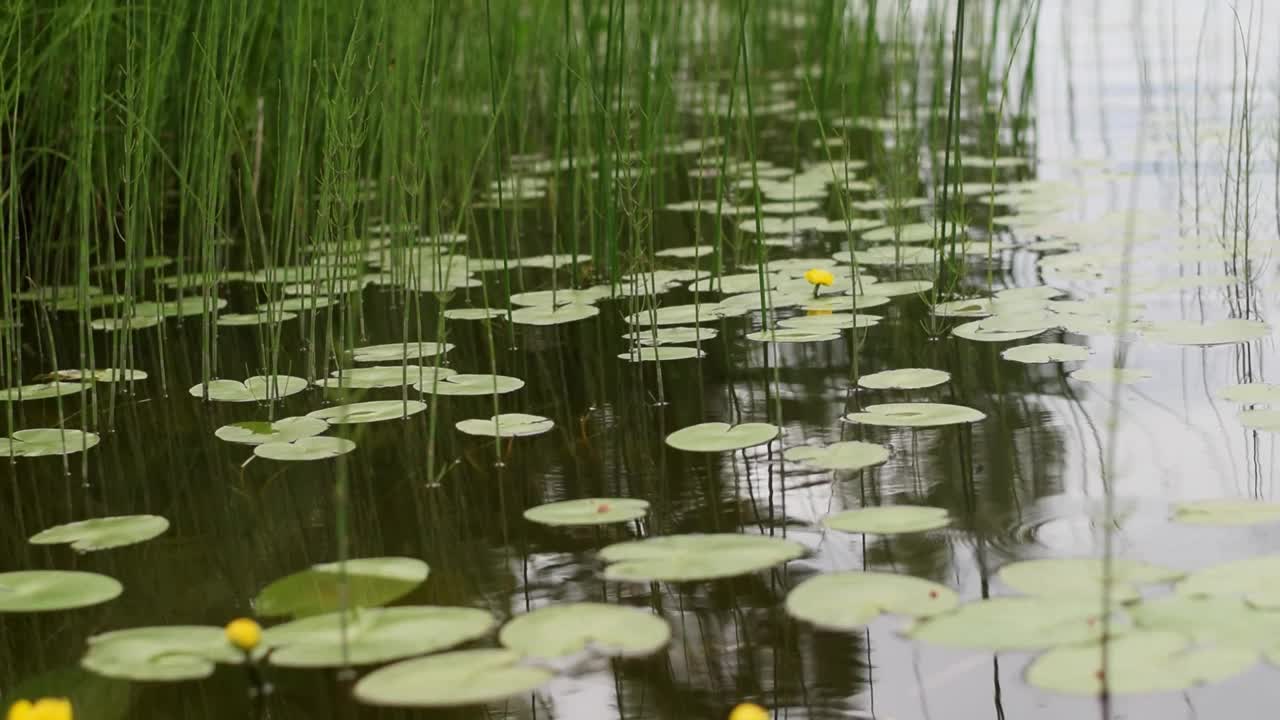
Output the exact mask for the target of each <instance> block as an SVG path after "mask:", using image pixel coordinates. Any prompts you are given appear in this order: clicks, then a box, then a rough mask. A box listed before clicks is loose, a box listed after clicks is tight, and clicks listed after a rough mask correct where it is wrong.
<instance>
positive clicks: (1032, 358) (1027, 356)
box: [1000, 343, 1089, 364]
mask: <svg viewBox="0 0 1280 720" xmlns="http://www.w3.org/2000/svg"><path fill="white" fill-rule="evenodd" d="M1000 357H1002V358H1004V359H1005V360H1012V361H1013V362H1020V363H1027V364H1035V363H1051V362H1079V361H1081V360H1088V359H1089V348H1088V347H1085V346H1084V345H1068V344H1066V343H1030V344H1027V345H1019V346H1017V347H1011V348H1009V349H1008V350H1005V351H1003V352H1001V353H1000Z"/></svg>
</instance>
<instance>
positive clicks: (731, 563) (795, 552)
mask: <svg viewBox="0 0 1280 720" xmlns="http://www.w3.org/2000/svg"><path fill="white" fill-rule="evenodd" d="M803 554H804V546H803V545H801V544H799V543H797V542H794V541H791V540H784V539H782V538H775V537H767V536H763V535H739V534H734V533H719V534H707V535H702V534H691V535H667V536H663V537H654V538H649V539H646V540H633V541H629V542H622V543H617V544H615V545H610V546H608V547H606V548H605V549H603V550H601V551H600V559H601V560H603V561H605V562H606V563H610V565H609V567H608V568H606V569H605V571H604V577H605V579H606V580H617V581H620V582H638V583H647V582H689V581H696V580H714V579H717V578H727V577H733V576H735V575H745V574H747V573H751V572H756V571H757V570H764V569H765V568H770V567H773V566H774V565H781V564H782V563H785V562H787V561H788V560H794V559H796V558H798V557H800V556H801V555H803Z"/></svg>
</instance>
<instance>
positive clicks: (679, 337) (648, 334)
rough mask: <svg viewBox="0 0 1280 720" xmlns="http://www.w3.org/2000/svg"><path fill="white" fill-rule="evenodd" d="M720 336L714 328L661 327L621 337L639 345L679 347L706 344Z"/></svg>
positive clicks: (636, 331)
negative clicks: (699, 343)
mask: <svg viewBox="0 0 1280 720" xmlns="http://www.w3.org/2000/svg"><path fill="white" fill-rule="evenodd" d="M719 334H720V331H719V330H716V329H715V328H703V327H697V326H696V325H695V326H693V327H662V328H656V329H654V330H643V331H641V330H633V331H632V332H629V333H627V334H626V335H623V337H624V338H626V339H627V340H631V341H633V342H635V343H637V344H639V345H680V344H683V343H696V342H707V341H708V340H712V339H714V338H715V337H716V336H717V335H719Z"/></svg>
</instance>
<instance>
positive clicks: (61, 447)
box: [0, 428, 101, 457]
mask: <svg viewBox="0 0 1280 720" xmlns="http://www.w3.org/2000/svg"><path fill="white" fill-rule="evenodd" d="M99 442H101V439H100V438H99V437H98V436H97V435H96V434H95V433H87V432H82V431H80V430H59V429H58V428H31V429H29V430H19V431H17V432H15V433H14V434H13V435H11V436H9V437H8V438H0V457H47V456H49V455H70V454H72V453H78V452H81V451H84V450H88V449H89V448H92V447H97V445H98V443H99Z"/></svg>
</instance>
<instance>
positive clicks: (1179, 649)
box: [1027, 630, 1258, 696]
mask: <svg viewBox="0 0 1280 720" xmlns="http://www.w3.org/2000/svg"><path fill="white" fill-rule="evenodd" d="M1106 652H1107V660H1106V665H1105V667H1106V674H1105V675H1104V674H1103V669H1102V668H1103V666H1104V665H1103V658H1102V653H1103V646H1102V644H1101V643H1098V642H1093V643H1088V644H1086V645H1082V646H1078V647H1059V648H1054V649H1052V650H1050V651H1049V652H1047V653H1045V654H1044V655H1041V656H1040V657H1038V658H1036V659H1035V661H1034V662H1032V663H1031V665H1030V666H1029V667H1028V668H1027V682H1028V683H1030V684H1031V685H1034V686H1036V687H1038V688H1041V689H1043V690H1052V691H1055V692H1061V693H1068V694H1072V695H1089V696H1096V695H1098V694H1100V693H1101V692H1102V691H1103V689H1104V688H1105V689H1106V691H1107V692H1109V693H1112V694H1116V695H1129V694H1134V693H1152V692H1171V691H1175V690H1187V689H1190V688H1192V687H1196V686H1199V685H1206V684H1209V683H1213V682H1218V681H1221V680H1225V679H1227V678H1229V677H1233V676H1235V675H1238V674H1240V673H1242V672H1244V671H1245V670H1247V669H1248V668H1249V667H1250V666H1252V665H1253V664H1254V663H1255V662H1256V661H1257V658H1258V656H1257V653H1255V652H1250V651H1248V650H1242V649H1239V648H1217V647H1205V648H1202V647H1192V646H1191V643H1190V642H1189V641H1188V640H1187V639H1186V638H1185V637H1183V636H1182V635H1181V634H1179V633H1175V632H1168V631H1159V630H1131V631H1128V632H1124V633H1121V634H1119V635H1117V636H1115V637H1113V638H1111V640H1110V641H1109V642H1108V643H1107V645H1106Z"/></svg>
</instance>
